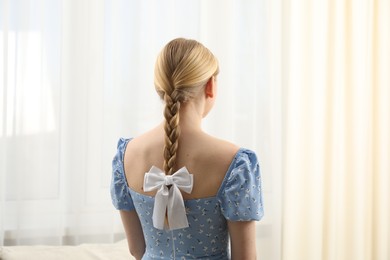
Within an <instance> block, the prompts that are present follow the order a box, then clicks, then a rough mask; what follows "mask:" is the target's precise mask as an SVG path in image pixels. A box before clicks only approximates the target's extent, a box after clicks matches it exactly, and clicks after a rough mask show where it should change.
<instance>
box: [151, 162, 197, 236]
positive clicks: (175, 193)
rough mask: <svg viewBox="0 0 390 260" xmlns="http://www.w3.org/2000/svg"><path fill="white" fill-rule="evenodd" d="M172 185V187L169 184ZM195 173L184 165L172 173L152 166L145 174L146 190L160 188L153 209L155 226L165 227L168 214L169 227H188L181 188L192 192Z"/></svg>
mask: <svg viewBox="0 0 390 260" xmlns="http://www.w3.org/2000/svg"><path fill="white" fill-rule="evenodd" d="M169 185H172V187H171V188H170V189H168V187H167V186H169ZM192 186H193V175H192V174H190V173H189V172H188V170H187V168H185V167H183V168H181V169H179V170H178V171H177V172H175V173H174V174H172V175H165V173H164V172H163V171H162V170H160V169H159V168H157V167H154V166H152V168H151V169H150V170H149V172H147V173H145V176H144V191H152V190H156V189H158V191H157V193H156V196H155V200H154V209H153V226H154V227H155V228H158V229H164V219H165V216H166V215H167V216H168V223H169V229H171V230H173V229H179V228H185V227H188V220H187V216H186V211H185V207H184V200H183V196H182V194H181V192H180V190H182V191H184V192H186V193H191V191H192Z"/></svg>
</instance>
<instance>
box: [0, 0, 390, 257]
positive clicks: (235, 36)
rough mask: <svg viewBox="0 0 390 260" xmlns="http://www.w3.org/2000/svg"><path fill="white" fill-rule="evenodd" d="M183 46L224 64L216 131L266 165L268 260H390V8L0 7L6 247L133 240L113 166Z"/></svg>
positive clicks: (1, 206) (78, 0)
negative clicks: (168, 58)
mask: <svg viewBox="0 0 390 260" xmlns="http://www.w3.org/2000/svg"><path fill="white" fill-rule="evenodd" d="M176 37H185V38H193V39H196V40H198V41H200V42H202V43H203V44H204V45H205V46H207V47H208V48H209V49H210V50H211V51H212V52H213V53H214V54H215V55H216V56H217V58H218V59H219V62H220V74H219V77H218V87H219V93H218V95H219V96H218V99H217V103H216V105H215V108H214V110H213V111H212V112H211V114H210V115H209V116H208V117H207V118H206V119H205V120H204V125H203V126H204V129H205V130H206V131H207V132H209V133H210V134H213V135H216V136H219V137H221V138H224V139H227V140H229V141H231V142H235V143H237V144H238V145H240V146H243V147H247V148H250V149H253V150H255V151H256V152H257V154H258V156H259V159H260V165H261V169H262V178H263V189H264V190H263V196H264V205H265V216H264V218H263V219H262V220H261V221H260V222H259V223H258V224H257V229H258V230H257V235H258V240H257V246H258V250H257V251H258V257H259V259H268V260H269V259H270V260H282V259H283V260H294V259H297V260H304V259H310V260H313V259H314V260H317V259H331V260H347V259H348V260H349V259H354V260H388V259H390V223H389V219H390V201H389V198H390V153H389V152H390V137H389V133H390V1H389V0H357V1H355V0H354V1H353V0H294V1H293V0H246V1H234V0H214V1H206V0H202V1H200V0H188V1H179V0H165V1H158V0H153V1H152V0H151V1H135V0H134V1H130V0H112V1H109V0H96V1H93V0H0V61H1V62H0V246H1V245H4V246H9V245H36V244H45V245H78V244H81V243H113V242H116V241H119V240H122V239H123V238H124V231H123V227H122V224H121V222H120V218H119V215H118V212H116V210H115V209H114V208H113V206H112V205H111V199H110V193H109V185H110V179H111V160H112V158H113V156H114V154H115V152H116V143H117V140H118V139H119V137H131V136H136V135H138V134H140V133H142V132H143V131H145V130H147V129H148V128H150V127H152V126H154V125H155V124H157V123H159V122H160V121H161V120H162V118H163V117H162V112H161V111H162V110H161V109H162V103H161V102H160V100H159V98H158V96H157V95H156V93H155V90H154V86H153V69H154V62H155V59H156V56H157V54H158V52H159V51H160V50H161V48H162V47H163V46H164V45H165V44H166V43H167V42H168V41H170V40H171V39H173V38H176Z"/></svg>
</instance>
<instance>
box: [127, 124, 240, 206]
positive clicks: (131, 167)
mask: <svg viewBox="0 0 390 260" xmlns="http://www.w3.org/2000/svg"><path fill="white" fill-rule="evenodd" d="M181 129H182V131H181V134H180V139H179V142H180V147H179V149H178V151H177V155H176V156H177V159H176V160H177V161H176V165H177V166H176V169H175V170H178V169H180V168H182V167H186V168H187V169H188V171H189V172H190V173H191V174H193V176H194V177H193V178H194V184H193V190H192V192H191V193H190V194H187V193H184V192H183V193H182V194H183V198H184V199H198V198H207V197H211V196H215V195H216V193H217V191H218V189H219V187H220V185H221V182H222V180H223V178H224V177H225V174H226V172H227V170H228V168H229V166H230V164H231V162H232V159H233V158H234V156H235V154H236V153H237V151H238V149H239V147H237V146H236V145H234V144H231V143H229V142H226V141H223V140H219V139H217V138H214V137H211V136H209V135H207V134H205V133H204V132H201V131H191V130H190V131H188V132H187V130H186V129H185V128H184V127H181ZM163 149H164V130H163V128H162V126H158V127H156V128H154V129H152V130H151V131H149V132H147V133H145V134H143V135H141V136H139V137H137V138H134V139H133V140H132V141H131V142H130V143H129V144H128V145H127V148H126V152H125V154H124V167H125V174H126V179H127V183H128V185H129V187H130V188H131V189H133V190H134V191H136V192H138V193H142V194H145V195H154V194H155V192H144V191H143V189H142V186H143V181H144V175H145V173H146V172H147V171H149V169H150V168H151V167H152V166H155V167H158V168H160V169H163V162H164V158H163V155H162V151H163Z"/></svg>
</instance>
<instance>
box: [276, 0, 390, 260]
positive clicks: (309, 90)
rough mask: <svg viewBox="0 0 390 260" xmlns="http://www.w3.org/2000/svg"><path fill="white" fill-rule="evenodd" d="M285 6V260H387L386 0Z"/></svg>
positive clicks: (389, 25)
mask: <svg viewBox="0 0 390 260" xmlns="http://www.w3.org/2000/svg"><path fill="white" fill-rule="evenodd" d="M284 4H285V6H284V11H283V36H284V40H283V48H282V49H283V55H282V57H283V59H282V60H283V77H282V78H283V84H282V85H283V113H282V114H283V140H284V141H283V233H282V234H283V235H282V237H283V239H282V240H283V243H282V245H283V246H282V252H283V259H332V260H344V259H356V260H361V259H366V260H369V259H370V260H371V259H375V260H382V259H383V260H384V259H390V251H389V248H390V225H389V219H390V201H389V197H390V194H389V190H390V179H389V174H390V160H389V159H390V153H389V152H390V150H389V149H390V138H389V133H390V105H389V104H390V48H389V46H390V18H389V17H390V2H389V1H387V0H384V1H381V0H374V1H339V0H331V1H304V0H298V1H295V0H294V1H285V2H284Z"/></svg>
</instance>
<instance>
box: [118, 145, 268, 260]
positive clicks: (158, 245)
mask: <svg viewBox="0 0 390 260" xmlns="http://www.w3.org/2000/svg"><path fill="white" fill-rule="evenodd" d="M130 140H131V139H124V138H121V139H120V140H119V142H118V150H117V153H116V155H115V157H114V160H113V163H112V165H113V172H112V181H111V198H112V203H113V205H114V206H115V208H116V209H118V210H127V211H131V210H136V212H137V214H138V216H139V219H140V221H141V225H142V229H143V233H144V238H145V243H146V249H145V254H144V256H143V258H142V259H144V260H146V259H212V260H214V259H230V251H229V238H228V237H229V236H228V229H227V220H230V221H249V220H260V219H261V218H262V216H263V200H262V190H261V177H260V170H259V163H258V160H257V157H256V154H255V153H254V152H253V151H251V150H249V149H245V148H241V149H240V150H239V151H238V152H237V153H236V155H235V157H234V158H233V160H232V162H231V164H230V167H229V169H228V171H227V173H226V175H225V178H224V179H223V181H222V184H221V186H220V188H219V190H218V193H217V194H216V196H214V197H209V198H201V199H191V200H184V204H185V208H186V214H187V218H188V224H189V227H187V228H182V229H176V230H160V229H156V228H155V227H154V226H153V223H152V214H153V206H154V197H152V196H147V195H144V194H140V193H138V192H136V191H134V190H132V189H131V188H129V187H128V186H127V182H126V178H125V174H124V165H123V157H124V152H125V149H126V145H127V143H128V142H129V141H130Z"/></svg>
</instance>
